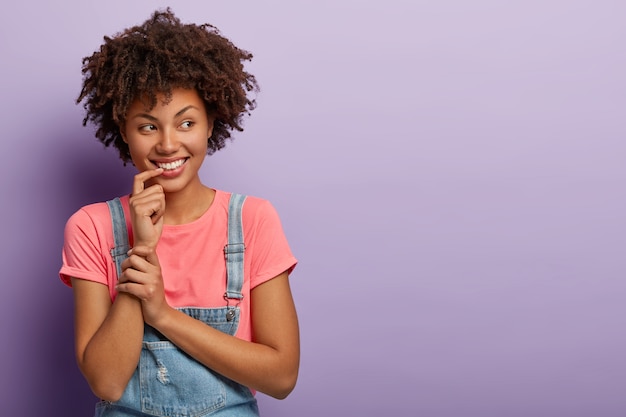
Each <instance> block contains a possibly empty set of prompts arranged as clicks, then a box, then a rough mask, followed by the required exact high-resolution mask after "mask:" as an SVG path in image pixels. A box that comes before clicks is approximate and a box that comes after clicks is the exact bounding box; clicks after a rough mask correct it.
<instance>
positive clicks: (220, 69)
mask: <svg viewBox="0 0 626 417" xmlns="http://www.w3.org/2000/svg"><path fill="white" fill-rule="evenodd" d="M251 59H252V54H251V53H249V52H247V51H244V50H242V49H239V48H237V47H236V46H235V45H233V43H232V42H231V41H229V40H228V39H226V38H225V37H223V36H222V35H221V34H220V32H219V30H218V29H217V28H216V27H215V26H213V25H210V24H208V23H205V24H201V25H196V24H183V23H181V21H180V19H178V18H177V17H176V16H174V13H173V12H172V11H171V10H170V8H167V9H165V10H163V11H159V10H157V11H155V12H154V13H153V14H152V16H151V18H150V19H148V20H146V21H145V22H144V23H143V24H142V25H140V26H133V27H131V28H128V29H126V30H124V31H122V32H120V33H118V34H116V35H115V36H114V37H112V38H111V37H108V36H105V37H104V43H103V44H102V46H101V47H100V50H99V51H96V52H94V53H93V55H91V56H89V57H85V58H83V67H82V73H83V86H82V90H81V93H80V96H79V97H78V99H77V100H76V103H77V104H78V103H80V102H81V101H83V100H84V104H83V107H84V108H85V110H86V116H85V118H84V119H83V125H84V126H86V125H87V123H88V122H92V123H93V124H95V125H96V126H97V130H96V137H97V138H98V140H100V141H101V142H102V143H103V144H104V145H105V146H106V147H108V146H110V145H113V146H115V147H116V148H117V150H118V151H119V154H120V158H121V159H122V161H124V164H126V162H128V161H130V153H129V150H128V145H127V144H126V143H125V142H124V140H123V139H122V136H121V133H120V129H121V128H122V127H123V124H124V121H125V115H126V112H127V111H128V107H129V106H130V104H131V103H132V102H133V101H134V100H135V99H136V98H141V99H142V100H147V104H148V105H149V106H150V108H153V107H154V106H155V105H156V103H157V96H158V95H164V97H165V100H166V102H167V101H169V100H170V99H171V95H172V90H173V89H176V88H190V89H195V90H196V91H197V92H198V94H199V95H200V97H201V98H202V99H203V100H204V103H205V106H206V109H207V113H208V114H210V115H211V116H213V117H215V121H214V126H213V134H212V135H211V137H210V138H208V152H207V153H208V154H209V155H210V154H212V153H213V152H215V151H217V150H219V149H222V148H223V147H224V146H225V142H226V139H229V138H230V139H231V140H232V138H231V131H232V130H238V131H243V127H242V119H243V117H244V115H246V114H247V115H249V114H250V112H251V111H252V110H253V109H254V108H255V107H256V101H255V100H254V99H253V98H250V97H249V93H250V92H256V91H258V90H259V87H258V84H257V82H256V79H255V77H254V76H253V75H251V74H249V73H248V72H246V71H245V70H244V62H245V61H250V60H251Z"/></svg>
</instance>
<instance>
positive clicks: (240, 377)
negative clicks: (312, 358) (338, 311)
mask: <svg viewBox="0 0 626 417" xmlns="http://www.w3.org/2000/svg"><path fill="white" fill-rule="evenodd" d="M157 325H158V330H159V331H160V332H161V333H163V335H165V336H166V337H167V338H168V339H169V340H171V341H172V343H174V344H175V345H177V346H178V347H179V348H180V349H182V350H183V351H185V352H186V353H187V354H189V355H190V356H192V357H193V358H195V359H196V360H197V361H199V362H200V363H202V364H204V365H205V366H206V367H208V368H211V369H212V370H214V371H215V372H218V373H219V374H222V375H224V376H226V377H227V378H230V379H232V380H234V381H236V382H238V383H240V384H242V385H245V386H247V387H250V388H252V389H255V390H258V391H260V392H263V393H265V394H267V395H270V396H273V397H276V398H284V397H286V396H287V395H288V394H289V392H291V390H292V389H293V387H294V385H295V381H296V379H297V373H298V363H299V357H298V355H293V352H288V351H282V350H279V349H277V348H276V347H273V346H269V345H264V344H260V343H254V342H248V341H245V340H242V339H238V338H236V337H233V336H230V335H227V334H225V333H222V332H220V331H219V330H216V329H213V328H212V327H210V326H208V325H206V324H204V323H202V322H200V321H198V320H195V319H193V318H192V317H189V316H187V315H185V314H184V313H182V312H180V311H177V310H175V309H172V310H170V311H169V312H168V314H165V315H164V316H163V317H162V319H161V320H159V323H158V324H157ZM296 331H297V330H296Z"/></svg>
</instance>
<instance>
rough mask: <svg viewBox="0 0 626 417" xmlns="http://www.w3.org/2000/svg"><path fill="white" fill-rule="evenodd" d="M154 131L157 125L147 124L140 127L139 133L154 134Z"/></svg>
mask: <svg viewBox="0 0 626 417" xmlns="http://www.w3.org/2000/svg"><path fill="white" fill-rule="evenodd" d="M154 130H156V126H155V125H151V124H147V125H141V126H139V131H140V132H152V131H154Z"/></svg>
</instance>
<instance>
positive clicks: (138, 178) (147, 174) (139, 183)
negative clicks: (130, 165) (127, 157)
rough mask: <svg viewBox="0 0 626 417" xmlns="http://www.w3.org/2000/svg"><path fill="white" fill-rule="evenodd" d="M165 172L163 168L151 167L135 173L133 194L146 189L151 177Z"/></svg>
mask: <svg viewBox="0 0 626 417" xmlns="http://www.w3.org/2000/svg"><path fill="white" fill-rule="evenodd" d="M161 173H163V168H156V169H149V170H146V171H143V172H140V173H139V174H137V175H135V178H134V180H133V194H139V193H140V192H142V191H143V190H144V189H145V183H146V181H148V180H149V179H150V178H154V177H157V176H159V175H161Z"/></svg>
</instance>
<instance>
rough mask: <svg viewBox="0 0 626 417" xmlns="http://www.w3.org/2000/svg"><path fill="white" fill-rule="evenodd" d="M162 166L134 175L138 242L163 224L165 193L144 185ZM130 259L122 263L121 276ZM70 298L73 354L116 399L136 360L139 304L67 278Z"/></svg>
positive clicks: (97, 389)
mask: <svg viewBox="0 0 626 417" xmlns="http://www.w3.org/2000/svg"><path fill="white" fill-rule="evenodd" d="M161 172H162V170H161V169H156V170H151V171H145V172H142V173H140V174H138V175H136V176H135V179H134V182H133V195H132V197H131V220H132V224H133V230H134V231H135V238H136V240H137V241H140V244H145V245H149V247H151V248H154V247H156V245H157V243H158V241H159V237H160V235H161V228H162V225H163V217H162V216H163V211H164V207H165V197H164V195H163V190H162V189H161V187H158V186H152V187H148V188H144V183H145V181H147V180H148V179H150V178H152V177H154V176H157V175H159V174H160V173H161ZM128 265H129V261H128V259H126V260H125V261H124V262H123V263H122V270H123V272H122V276H120V277H119V280H120V281H125V280H127V279H128V278H127V277H126V274H127V273H131V274H132V273H133V272H135V271H132V270H131V271H129V270H128ZM72 286H73V288H74V304H75V329H76V330H75V333H76V335H75V338H76V341H75V343H76V348H75V349H76V357H77V361H78V365H79V368H80V370H81V372H82V373H83V375H84V376H85V379H87V382H88V383H89V386H90V387H91V389H92V391H93V392H94V394H96V395H97V396H98V397H100V398H102V399H104V400H109V401H116V400H118V399H119V398H120V397H121V396H122V394H123V393H124V390H125V389H126V386H127V385H128V381H129V380H130V378H131V377H132V375H133V372H134V371H135V369H136V367H137V363H138V362H139V356H140V354H141V345H142V340H143V331H144V318H143V312H142V305H141V302H140V301H139V299H137V298H136V297H135V296H133V295H131V294H128V293H123V292H120V293H118V294H117V296H116V298H115V301H114V302H113V303H111V299H110V296H109V290H108V288H107V287H106V286H105V285H102V284H99V283H96V282H91V281H87V280H81V279H76V278H72Z"/></svg>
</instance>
